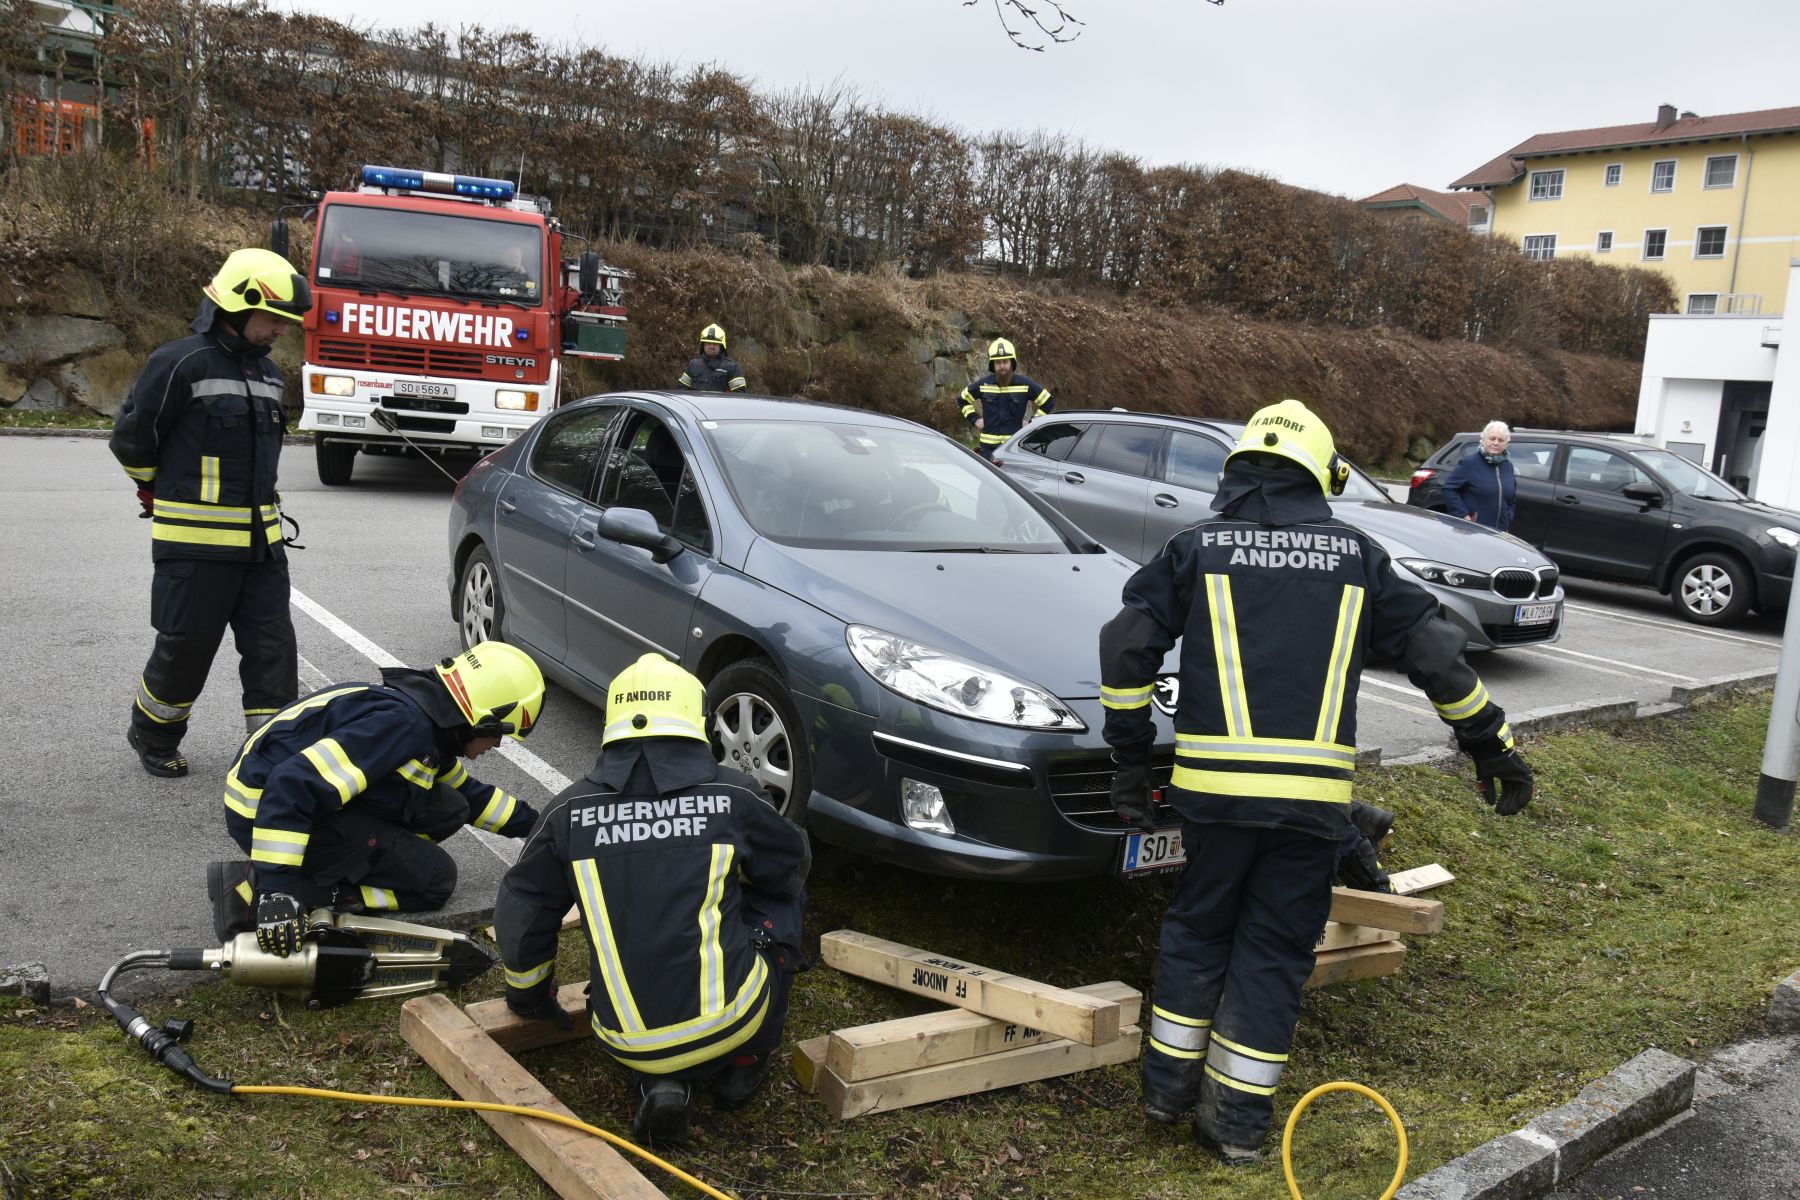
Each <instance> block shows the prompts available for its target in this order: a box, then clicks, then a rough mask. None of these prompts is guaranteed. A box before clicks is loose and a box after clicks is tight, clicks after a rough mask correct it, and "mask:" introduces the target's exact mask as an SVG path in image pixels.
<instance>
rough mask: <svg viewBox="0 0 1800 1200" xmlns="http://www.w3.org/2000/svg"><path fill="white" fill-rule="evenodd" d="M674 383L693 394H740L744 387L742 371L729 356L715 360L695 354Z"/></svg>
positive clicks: (720, 356) (725, 355) (735, 360)
mask: <svg viewBox="0 0 1800 1200" xmlns="http://www.w3.org/2000/svg"><path fill="white" fill-rule="evenodd" d="M676 382H677V383H679V384H680V385H681V386H682V387H684V388H687V389H689V390H690V391H695V392H741V391H743V390H744V386H745V385H744V369H743V368H742V367H740V366H738V362H737V359H735V358H733V357H731V355H729V354H721V355H719V356H718V357H717V358H708V357H706V355H704V354H696V355H694V357H692V358H690V359H689V360H688V365H687V370H685V371H683V372H682V373H681V378H680V379H678V380H676Z"/></svg>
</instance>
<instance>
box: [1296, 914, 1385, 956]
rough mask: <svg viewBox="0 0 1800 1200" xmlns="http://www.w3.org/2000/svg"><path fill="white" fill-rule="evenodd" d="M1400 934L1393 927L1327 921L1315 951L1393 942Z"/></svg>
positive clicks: (1314, 948) (1320, 951) (1346, 948)
mask: <svg viewBox="0 0 1800 1200" xmlns="http://www.w3.org/2000/svg"><path fill="white" fill-rule="evenodd" d="M1399 936H1400V935H1399V934H1398V933H1395V932H1394V931H1393V930H1392V929H1376V928H1375V927H1374V926H1372V925H1346V924H1344V923H1343V922H1342V921H1327V922H1325V932H1324V933H1321V934H1320V935H1319V942H1318V944H1317V945H1316V946H1314V947H1313V951H1314V952H1315V953H1321V954H1322V953H1324V952H1325V951H1327V950H1348V949H1349V948H1350V947H1352V946H1370V945H1374V944H1375V943H1376V942H1391V941H1393V940H1394V939H1395V938H1398V937H1399Z"/></svg>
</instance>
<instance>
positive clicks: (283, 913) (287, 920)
mask: <svg viewBox="0 0 1800 1200" xmlns="http://www.w3.org/2000/svg"><path fill="white" fill-rule="evenodd" d="M305 916H306V910H305V909H303V908H301V907H300V902H299V901H298V900H296V899H294V898H293V897H292V896H286V895H283V894H281V893H280V892H272V893H270V894H269V895H266V896H260V897H258V898H257V901H256V945H257V947H258V948H259V949H261V950H262V952H263V953H264V954H273V955H274V956H275V957H276V958H286V957H287V956H288V955H290V954H292V953H293V952H294V951H296V950H298V949H299V948H300V935H301V934H303V933H305V932H306V923H305Z"/></svg>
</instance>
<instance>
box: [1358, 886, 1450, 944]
mask: <svg viewBox="0 0 1800 1200" xmlns="http://www.w3.org/2000/svg"><path fill="white" fill-rule="evenodd" d="M1331 919H1332V920H1334V921H1340V922H1342V923H1343V924H1345V925H1373V926H1375V927H1376V928H1377V929H1396V930H1399V931H1400V932H1401V933H1442V932H1443V931H1444V902H1443V901H1442V900H1419V899H1415V898H1414V897H1412V896H1390V895H1388V894H1387V893H1385V892H1361V891H1357V890H1356V889H1355V888H1346V887H1334V888H1332V889H1331Z"/></svg>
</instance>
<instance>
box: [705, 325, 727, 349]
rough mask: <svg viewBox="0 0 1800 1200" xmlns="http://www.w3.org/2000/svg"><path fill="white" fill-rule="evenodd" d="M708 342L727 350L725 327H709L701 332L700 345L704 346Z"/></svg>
mask: <svg viewBox="0 0 1800 1200" xmlns="http://www.w3.org/2000/svg"><path fill="white" fill-rule="evenodd" d="M708 342H711V343H712V344H713V345H715V346H717V347H718V348H719V349H721V350H723V349H724V348H725V327H724V326H723V325H708V326H707V327H706V328H705V329H702V330H701V331H700V344H701V345H702V346H704V345H706V343H708Z"/></svg>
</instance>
